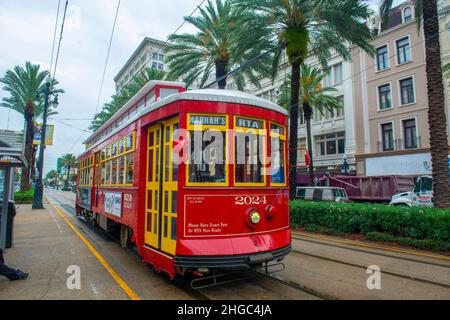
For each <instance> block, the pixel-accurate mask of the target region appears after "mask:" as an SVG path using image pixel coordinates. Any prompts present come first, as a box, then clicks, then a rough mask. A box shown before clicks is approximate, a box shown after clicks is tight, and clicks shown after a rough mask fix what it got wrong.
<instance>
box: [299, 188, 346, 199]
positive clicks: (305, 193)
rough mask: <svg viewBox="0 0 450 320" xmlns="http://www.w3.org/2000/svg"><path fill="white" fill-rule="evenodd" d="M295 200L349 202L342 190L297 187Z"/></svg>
mask: <svg viewBox="0 0 450 320" xmlns="http://www.w3.org/2000/svg"><path fill="white" fill-rule="evenodd" d="M296 198H297V199H301V200H309V201H331V202H350V200H349V199H348V196H347V192H346V191H345V189H344V188H335V187H297V194H296Z"/></svg>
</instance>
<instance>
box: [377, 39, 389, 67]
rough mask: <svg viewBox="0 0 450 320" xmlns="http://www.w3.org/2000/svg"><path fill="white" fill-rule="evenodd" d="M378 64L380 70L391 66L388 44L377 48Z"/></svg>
mask: <svg viewBox="0 0 450 320" xmlns="http://www.w3.org/2000/svg"><path fill="white" fill-rule="evenodd" d="M377 66H378V71H381V70H386V69H388V68H389V57H388V47H387V45H385V46H382V47H380V48H378V49H377Z"/></svg>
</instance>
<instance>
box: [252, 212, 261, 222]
mask: <svg viewBox="0 0 450 320" xmlns="http://www.w3.org/2000/svg"><path fill="white" fill-rule="evenodd" d="M250 221H251V222H252V223H253V224H258V223H259V221H261V215H260V214H259V213H258V212H256V211H253V212H252V213H250Z"/></svg>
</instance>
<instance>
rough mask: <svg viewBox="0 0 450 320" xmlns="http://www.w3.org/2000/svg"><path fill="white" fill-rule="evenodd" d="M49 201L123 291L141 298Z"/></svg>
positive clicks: (134, 298)
mask: <svg viewBox="0 0 450 320" xmlns="http://www.w3.org/2000/svg"><path fill="white" fill-rule="evenodd" d="M49 203H50V204H51V205H52V207H53V208H55V210H56V212H57V213H58V214H59V215H60V216H61V218H63V219H64V221H65V222H66V223H67V224H68V225H69V227H70V228H71V229H72V230H73V231H74V232H75V233H76V234H77V236H78V237H79V238H80V239H81V241H83V242H84V244H85V245H86V246H87V247H88V248H89V250H91V252H92V253H93V254H94V256H95V257H96V258H97V260H98V261H100V263H101V264H102V265H103V267H104V268H105V269H106V271H108V272H109V274H110V275H111V276H112V277H113V278H114V280H115V281H116V282H117V284H118V285H119V286H120V287H121V288H122V290H123V291H125V293H126V294H127V295H128V297H130V299H131V300H141V299H140V298H139V296H138V295H137V294H136V293H134V291H133V290H132V289H131V288H130V287H129V286H128V285H127V284H126V283H125V281H123V280H122V278H121V277H120V276H119V275H118V274H117V272H115V271H114V269H113V268H112V267H111V266H110V265H109V264H108V262H106V260H105V259H104V258H103V257H102V255H101V254H100V253H99V252H98V251H97V250H96V249H95V248H94V247H93V246H92V245H91V243H90V242H89V241H88V240H87V239H86V238H85V237H84V236H83V235H82V234H81V233H80V232H79V231H78V230H77V228H75V226H74V225H73V224H72V222H70V221H69V219H67V218H66V217H65V216H64V214H63V213H62V212H61V210H59V209H58V207H57V206H55V205H54V204H53V203H51V202H50V201H49Z"/></svg>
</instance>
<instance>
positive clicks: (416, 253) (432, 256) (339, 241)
mask: <svg viewBox="0 0 450 320" xmlns="http://www.w3.org/2000/svg"><path fill="white" fill-rule="evenodd" d="M292 234H293V235H298V236H303V237H309V238H315V239H321V240H329V241H334V242H338V243H345V244H351V245H354V246H360V247H366V248H372V249H380V250H384V251H392V252H399V253H407V254H412V255H415V256H421V257H427V258H434V259H439V260H447V261H450V257H445V256H440V255H435V254H430V253H421V252H415V251H410V250H403V249H395V248H386V247H384V246H377V245H373V244H365V243H360V242H355V241H351V240H339V239H335V238H330V237H323V236H317V235H312V234H308V233H304V232H292Z"/></svg>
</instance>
